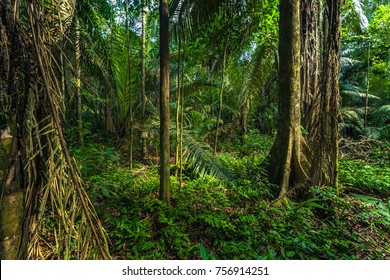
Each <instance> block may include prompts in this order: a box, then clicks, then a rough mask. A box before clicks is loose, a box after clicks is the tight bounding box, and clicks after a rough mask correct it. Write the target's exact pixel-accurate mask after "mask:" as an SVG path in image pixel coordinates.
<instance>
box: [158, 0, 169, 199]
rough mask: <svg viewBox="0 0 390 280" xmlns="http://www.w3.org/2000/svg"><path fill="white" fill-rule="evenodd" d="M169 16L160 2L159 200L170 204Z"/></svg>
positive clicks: (165, 2) (166, 4)
mask: <svg viewBox="0 0 390 280" xmlns="http://www.w3.org/2000/svg"><path fill="white" fill-rule="evenodd" d="M168 24H169V15H168V0H160V199H161V200H163V201H165V202H167V203H168V204H169V203H170V167H169V156H170V147H169V33H168Z"/></svg>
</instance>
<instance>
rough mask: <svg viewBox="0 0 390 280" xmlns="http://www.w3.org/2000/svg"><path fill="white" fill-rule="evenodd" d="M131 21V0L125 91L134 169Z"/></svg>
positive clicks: (127, 3) (130, 157)
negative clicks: (127, 101)
mask: <svg viewBox="0 0 390 280" xmlns="http://www.w3.org/2000/svg"><path fill="white" fill-rule="evenodd" d="M129 28H130V23H129V1H127V2H126V41H127V63H126V78H125V79H126V81H125V93H127V94H128V95H129V118H130V119H129V120H130V124H129V125H130V144H129V163H130V169H133V96H132V94H131V73H130V71H131V63H130V59H131V49H130V30H129Z"/></svg>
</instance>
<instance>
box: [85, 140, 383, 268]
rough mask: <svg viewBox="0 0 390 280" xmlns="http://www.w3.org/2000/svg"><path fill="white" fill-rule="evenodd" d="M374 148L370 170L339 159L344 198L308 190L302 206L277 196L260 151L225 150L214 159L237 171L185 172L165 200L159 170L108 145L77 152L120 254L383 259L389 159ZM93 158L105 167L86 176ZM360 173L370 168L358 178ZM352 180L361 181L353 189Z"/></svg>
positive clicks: (122, 256) (321, 190)
mask: <svg viewBox="0 0 390 280" xmlns="http://www.w3.org/2000/svg"><path fill="white" fill-rule="evenodd" d="M251 137H253V138H251ZM249 139H252V140H251V141H248V143H247V144H248V145H252V146H256V147H260V146H264V145H265V144H266V143H268V142H270V140H268V139H267V138H264V139H263V138H262V137H257V136H256V135H252V136H250V137H249V138H248V139H247V140H249ZM255 139H257V140H255ZM269 146H270V145H269V144H268V147H269ZM382 148H383V147H382ZM379 151H380V150H379V149H378V150H375V152H373V153H372V157H371V158H372V159H373V160H374V161H377V164H376V163H374V162H371V163H367V162H366V163H365V164H366V165H369V166H371V167H370V168H364V165H363V162H362V161H359V160H343V161H342V162H341V165H340V181H341V184H342V185H343V188H344V191H345V195H338V194H337V193H336V190H335V189H334V188H332V187H312V188H311V189H310V198H308V199H307V200H304V201H301V202H293V201H290V200H287V201H285V202H283V201H279V202H273V199H274V198H273V196H272V190H273V189H274V188H275V186H273V185H271V184H269V183H268V182H267V180H266V177H265V174H264V171H263V169H262V165H261V163H262V161H263V160H264V157H265V154H266V152H264V153H260V152H259V153H254V154H252V155H245V153H246V152H245V151H243V153H244V154H243V156H242V157H241V158H240V157H239V156H238V155H237V153H236V154H229V153H222V154H221V155H220V156H219V158H220V160H221V161H222V162H223V163H224V164H228V165H229V166H230V167H231V169H232V170H233V171H235V172H237V174H238V175H239V177H238V178H236V180H234V181H223V180H221V179H219V178H217V177H213V176H209V175H205V176H203V177H198V178H196V179H190V178H187V177H185V178H184V183H185V184H184V186H183V188H182V189H181V190H180V189H179V187H178V182H177V180H176V178H174V177H171V180H172V200H171V202H172V205H171V206H167V205H165V204H164V203H162V202H161V201H160V200H159V199H158V188H159V175H158V170H157V168H155V167H153V166H138V168H139V169H138V170H135V171H133V173H131V172H130V171H129V170H128V169H126V168H121V167H120V161H118V159H117V158H116V157H115V156H114V155H115V153H114V152H113V151H112V150H110V149H109V148H108V147H105V146H104V145H97V144H95V145H86V148H85V150H79V151H78V152H79V153H78V158H80V160H82V162H83V168H82V171H83V172H87V174H88V176H85V177H86V179H87V185H88V186H89V187H88V190H89V192H90V195H91V199H92V200H93V202H94V203H95V205H96V207H97V211H98V214H99V216H100V217H101V218H102V219H103V222H104V225H105V228H106V230H107V232H108V234H109V236H110V238H111V242H112V246H111V253H112V254H113V256H114V257H115V258H117V259H204V260H206V259H383V258H386V257H389V256H390V250H389V248H388V246H386V244H387V243H386V242H388V240H389V235H388V232H389V230H390V228H389V224H390V220H389V216H390V214H389V213H390V212H389V210H390V209H389V206H390V205H389V203H390V201H389V197H388V193H389V189H388V184H387V187H386V182H390V180H389V178H388V176H387V174H390V172H389V170H388V166H387V167H384V166H382V165H380V164H386V161H387V159H388V157H387V155H386V154H384V153H381V152H379ZM84 153H86V154H88V156H85V155H84ZM92 153H93V155H91V156H89V154H92ZM96 158H102V159H103V162H104V164H105V166H106V167H109V168H107V169H106V171H104V170H99V171H98V172H96V173H95V174H92V173H90V172H91V171H92V170H89V168H87V167H88V166H92V165H93V164H95V163H96V160H95V159H96ZM379 166H382V167H381V168H382V169H380V168H379ZM102 168H103V167H102ZM361 170H365V172H367V170H370V173H369V174H368V173H367V174H366V173H364V172H363V171H362V172H363V173H362V174H358V175H356V173H357V172H359V171H361ZM381 170H383V172H381ZM238 171H240V172H238ZM348 174H349V175H348ZM352 175H354V176H352ZM256 176H257V177H256ZM353 177H355V178H359V177H362V178H363V179H362V180H359V181H357V180H355V181H353V185H352V181H351V180H352V178H353ZM347 179H348V180H349V181H347ZM363 180H366V181H365V182H364V181H363ZM363 183H365V185H363ZM359 190H360V191H359ZM368 191H370V192H368ZM348 192H354V194H351V195H349V194H348ZM377 195H380V196H381V197H377Z"/></svg>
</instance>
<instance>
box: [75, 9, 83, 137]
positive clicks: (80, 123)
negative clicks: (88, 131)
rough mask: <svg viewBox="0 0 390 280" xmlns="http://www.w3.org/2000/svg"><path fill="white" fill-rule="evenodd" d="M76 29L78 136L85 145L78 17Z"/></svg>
mask: <svg viewBox="0 0 390 280" xmlns="http://www.w3.org/2000/svg"><path fill="white" fill-rule="evenodd" d="M75 29H76V42H75V45H76V97H77V123H78V134H79V140H80V143H81V144H83V143H84V133H83V113H82V103H81V68H80V59H81V50H80V20H79V18H78V16H75Z"/></svg>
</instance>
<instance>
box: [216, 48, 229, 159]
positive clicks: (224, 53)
mask: <svg viewBox="0 0 390 280" xmlns="http://www.w3.org/2000/svg"><path fill="white" fill-rule="evenodd" d="M226 52H227V44H226V46H225V51H224V52H223V61H222V73H221V88H220V90H219V108H218V115H217V127H216V128H215V139H214V154H216V153H217V147H218V132H219V122H220V120H221V114H222V107H223V90H224V86H225V67H226Z"/></svg>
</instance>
